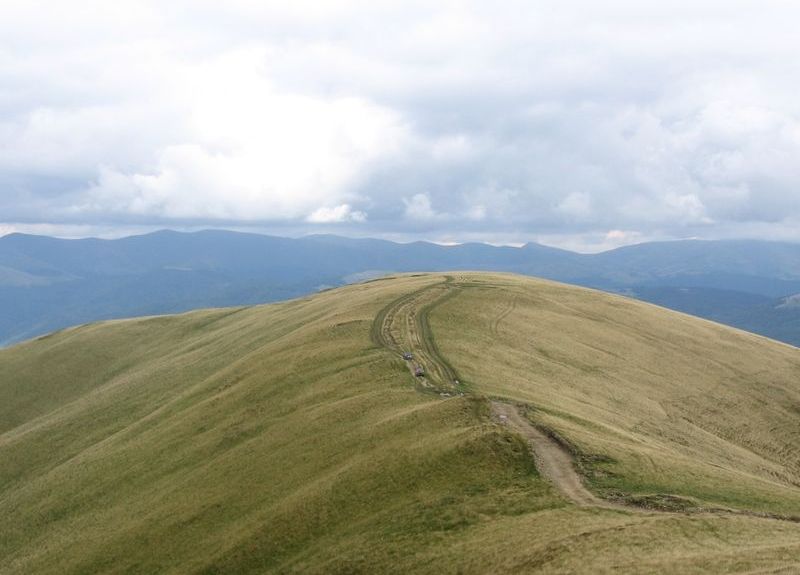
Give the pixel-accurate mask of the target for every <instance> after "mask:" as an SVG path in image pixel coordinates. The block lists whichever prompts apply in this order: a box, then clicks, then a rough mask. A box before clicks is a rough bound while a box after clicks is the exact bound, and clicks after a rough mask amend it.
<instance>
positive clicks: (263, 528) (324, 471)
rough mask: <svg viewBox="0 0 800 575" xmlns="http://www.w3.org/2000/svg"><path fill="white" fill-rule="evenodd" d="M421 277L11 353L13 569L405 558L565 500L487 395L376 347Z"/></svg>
mask: <svg viewBox="0 0 800 575" xmlns="http://www.w3.org/2000/svg"><path fill="white" fill-rule="evenodd" d="M405 287H406V286H404V285H380V284H376V285H375V286H372V287H370V288H364V287H360V286H359V287H353V288H348V289H346V290H341V291H338V292H335V293H329V294H325V295H322V296H319V297H317V298H313V299H307V300H299V301H294V302H289V303H287V304H281V305H276V306H268V307H261V308H253V309H246V310H239V311H236V312H234V313H232V312H230V311H228V310H222V311H207V312H199V313H191V314H186V315H183V316H176V317H170V318H152V319H145V320H140V321H125V322H111V323H106V324H100V325H95V326H89V327H86V328H81V329H78V330H73V331H69V332H65V333H62V334H58V335H55V336H53V337H50V338H47V339H46V340H42V341H38V342H32V343H30V344H26V345H24V346H21V347H17V348H14V349H10V350H6V351H4V352H2V353H1V354H0V366H2V367H0V381H2V382H3V386H2V387H3V393H4V394H6V396H7V397H9V398H16V399H17V401H18V403H17V404H16V405H14V404H11V403H3V404H2V406H3V408H2V409H3V411H2V415H1V416H0V421H2V423H3V425H4V428H5V429H6V431H5V433H3V434H2V435H0V489H1V491H0V515H1V516H2V517H3V518H4V521H3V534H2V535H3V536H2V537H0V571H1V572H4V573H19V572H26V573H48V572H51V573H86V572H141V573H152V572H155V571H174V570H179V571H181V572H194V571H198V572H209V573H212V572H220V573H223V572H224V573H230V572H263V570H265V569H266V570H275V571H280V572H285V571H292V570H297V571H319V572H323V571H329V570H349V569H356V568H359V566H363V567H364V568H365V569H366V568H370V569H376V568H381V569H386V568H389V567H390V566H395V568H396V569H401V568H402V567H403V566H406V567H408V563H409V561H413V556H410V557H409V558H408V559H406V560H403V556H404V555H405V554H406V549H407V548H409V547H411V548H414V549H417V550H420V551H421V552H424V551H425V550H426V549H429V548H432V547H435V546H436V545H440V544H444V542H446V541H447V540H449V539H455V538H456V537H457V535H458V533H459V531H461V530H463V529H466V528H468V527H469V526H470V525H472V524H474V523H476V522H477V521H478V520H479V519H480V518H482V517H487V516H488V517H493V516H503V515H506V514H509V513H512V514H517V513H521V512H527V511H532V510H536V509H540V508H550V507H554V506H560V505H563V503H562V502H560V501H559V500H558V499H557V498H555V497H554V496H553V495H552V493H551V490H550V488H549V486H548V485H546V484H545V483H543V482H542V481H540V480H539V479H538V478H537V476H536V473H535V469H534V468H533V466H532V464H531V462H530V460H529V459H528V457H527V455H526V453H525V447H524V445H523V444H522V443H521V442H519V441H518V440H516V439H515V438H513V437H511V436H509V435H508V434H505V433H503V432H502V431H501V430H497V429H495V428H494V427H492V426H488V425H486V423H485V419H484V418H483V417H482V416H481V415H480V411H481V409H482V407H481V404H480V403H477V404H476V403H475V402H473V401H469V400H453V401H450V402H441V401H434V400H431V398H430V397H426V396H422V395H420V394H417V393H415V392H414V391H413V389H412V388H411V387H410V386H409V381H408V380H409V376H408V372H407V371H406V370H405V369H404V367H403V366H402V364H401V363H400V362H398V361H395V360H393V359H389V358H387V355H386V353H385V352H384V351H382V350H380V349H377V348H375V347H374V346H373V345H371V343H370V342H369V329H370V325H371V323H372V319H373V317H374V314H375V313H376V312H377V310H378V309H379V308H380V307H381V306H382V305H383V304H384V302H385V301H386V300H387V299H392V298H394V297H396V296H397V295H399V293H401V290H402V289H405ZM62 386H63V388H64V389H62ZM73 386H74V387H73ZM48 398H50V399H48ZM23 404H24V405H26V406H30V407H28V408H27V411H24V412H23V413H19V412H17V410H16V407H17V406H18V405H23ZM7 406H8V407H7ZM26 416H27V420H25V421H23V422H22V423H20V422H19V420H20V419H22V418H23V417H26Z"/></svg>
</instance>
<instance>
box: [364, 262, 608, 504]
mask: <svg viewBox="0 0 800 575" xmlns="http://www.w3.org/2000/svg"><path fill="white" fill-rule="evenodd" d="M458 289H459V285H458V283H456V282H455V281H454V280H453V278H452V277H448V278H447V279H446V280H445V281H444V282H442V283H439V284H434V285H432V286H427V287H424V288H422V289H420V290H417V291H415V292H412V293H410V294H406V295H404V296H403V297H400V298H398V299H397V300H395V301H393V302H392V303H390V304H389V305H388V306H386V307H385V308H384V309H383V310H381V312H380V313H379V314H378V316H377V317H376V318H375V323H374V324H373V329H372V337H373V339H374V340H375V342H376V343H378V344H379V345H381V346H383V347H386V348H388V349H390V350H392V351H393V352H394V353H397V354H399V355H402V354H403V353H404V352H409V353H412V354H413V356H414V358H413V359H412V360H408V361H407V362H406V363H407V364H408V367H409V369H410V371H411V373H412V374H413V373H414V370H415V369H416V368H417V367H422V368H423V369H424V371H425V376H424V377H417V378H416V381H417V385H418V386H419V388H421V390H423V391H435V392H438V393H440V394H442V395H456V394H463V393H464V390H463V387H462V386H461V385H460V383H456V382H458V374H457V372H456V370H455V369H454V368H453V366H452V365H450V363H449V362H448V361H447V360H446V359H445V358H444V357H443V356H442V354H441V353H440V352H439V349H438V347H437V346H436V341H435V339H434V337H433V333H432V332H431V329H430V324H429V323H428V314H429V313H430V312H431V310H433V309H434V308H435V307H436V306H438V305H440V304H441V303H442V302H444V301H446V300H447V299H449V298H450V297H452V296H454V295H455V294H456V293H458ZM515 304H516V302H514V301H512V302H510V303H509V306H508V308H506V309H504V310H503V312H502V313H501V314H500V317H499V318H498V321H497V322H496V324H493V325H492V326H491V328H490V329H493V330H495V329H497V324H499V323H500V321H502V319H503V318H504V317H506V316H507V315H509V314H510V313H512V312H513V310H514V307H515ZM491 407H492V412H493V414H494V416H495V418H496V419H497V420H498V421H500V423H502V424H504V425H507V426H509V427H510V428H511V429H513V430H514V431H515V432H517V433H519V434H520V435H521V436H522V437H523V438H525V440H526V441H527V442H528V445H529V446H530V450H531V454H532V455H533V457H534V459H535V460H536V467H537V468H538V469H539V472H540V473H541V474H542V475H543V476H544V477H546V478H547V479H549V480H550V481H551V482H552V483H553V485H555V487H556V489H558V490H559V491H560V492H561V493H562V494H563V495H564V496H565V497H566V498H567V499H569V500H570V501H572V502H573V503H575V504H576V505H582V506H586V505H594V506H603V507H610V506H611V504H609V503H607V502H605V501H603V500H601V499H599V498H598V497H596V496H595V495H594V494H592V493H591V492H590V491H589V490H588V489H586V487H585V486H584V485H583V482H582V481H581V478H580V475H578V472H577V471H575V467H574V465H573V462H572V456H571V455H570V454H569V453H568V452H567V451H565V450H564V449H563V448H562V447H561V446H560V445H559V444H558V443H556V442H555V441H554V440H552V439H551V438H550V437H548V436H547V435H546V434H545V433H544V432H542V431H541V430H539V429H537V428H536V426H534V425H533V424H532V423H531V422H530V421H528V419H527V418H526V417H524V416H523V415H522V414H521V413H520V412H519V410H518V409H517V408H516V406H513V405H511V404H508V403H503V402H501V401H492V402H491Z"/></svg>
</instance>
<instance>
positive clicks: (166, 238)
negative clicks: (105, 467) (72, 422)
mask: <svg viewBox="0 0 800 575" xmlns="http://www.w3.org/2000/svg"><path fill="white" fill-rule="evenodd" d="M456 269H465V270H466V269H470V270H486V271H507V272H515V273H520V274H526V275H532V276H539V277H544V278H549V279H554V280H559V281H563V282H567V283H573V284H578V285H583V286H588V287H594V288H598V289H602V290H606V291H611V292H617V293H622V294H625V295H629V296H632V297H636V298H639V299H642V300H645V301H649V302H653V303H656V304H658V305H662V306H665V307H669V308H672V309H675V310H679V311H684V312H687V313H691V314H694V315H698V316H701V317H705V318H709V319H712V320H715V321H719V322H721V323H726V324H729V325H733V326H736V327H740V328H742V329H746V330H749V331H753V332H756V333H760V334H763V335H766V336H768V337H772V338H775V339H779V340H782V341H785V342H788V343H791V344H794V345H800V296H798V295H797V294H800V244H792V243H779V242H762V241H749V240H736V241H696V240H691V241H674V242H657V243H646V244H639V245H634V246H627V247H623V248H619V249H615V250H611V251H608V252H603V253H600V254H578V253H574V252H570V251H566V250H560V249H556V248H551V247H546V246H542V245H538V244H527V245H525V246H522V247H519V248H516V247H495V246H490V245H486V244H476V243H469V244H461V245H456V246H442V245H438V244H432V243H427V242H414V243H409V244H399V243H394V242H389V241H385V240H375V239H349V238H343V237H338V236H329V235H320V236H308V237H304V238H298V239H291V238H280V237H272V236H263V235H255V234H243V233H236V232H228V231H203V232H196V233H179V232H173V231H161V232H156V233H152V234H148V235H143V236H133V237H128V238H123V239H118V240H100V239H82V240H62V239H56V238H50V237H42V236H30V235H24V234H11V235H8V236H5V237H3V238H0V345H9V344H11V343H15V342H19V341H22V340H25V339H28V338H31V337H35V336H37V335H41V334H44V333H47V332H50V331H53V330H56V329H60V328H63V327H67V326H70V325H74V324H78V323H86V322H90V321H96V320H101V319H111V318H122V317H132V316H140V315H152V314H163V313H175V312H181V311H186V310H190V309H195V308H202V307H219V306H232V305H247V304H256V303H263V302H271V301H277V300H282V299H286V298H290V297H296V296H301V295H305V294H308V293H312V292H314V291H318V290H320V289H324V288H327V287H334V286H339V285H343V284H346V283H351V282H354V281H360V280H363V279H369V278H371V277H376V276H379V275H383V274H386V273H391V272H405V271H445V270H456ZM793 296H796V297H793Z"/></svg>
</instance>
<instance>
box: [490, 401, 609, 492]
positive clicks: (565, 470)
mask: <svg viewBox="0 0 800 575" xmlns="http://www.w3.org/2000/svg"><path fill="white" fill-rule="evenodd" d="M492 412H493V413H494V414H495V415H496V416H497V417H498V418H499V419H500V421H501V422H502V423H505V424H506V425H508V426H509V427H510V428H511V429H513V430H514V431H516V432H517V433H519V434H520V435H521V436H522V437H524V438H525V439H526V440H527V442H528V446H529V447H530V450H531V454H532V455H533V458H534V459H535V460H536V468H537V469H538V470H539V473H541V474H542V475H543V476H544V477H546V478H547V479H549V480H550V482H551V483H552V484H553V485H554V486H555V487H556V489H558V490H559V491H560V492H561V494H562V495H564V497H566V498H567V499H569V500H570V501H572V502H573V503H575V504H576V505H582V506H585V505H594V506H603V507H606V506H608V505H609V504H608V503H607V502H605V501H603V500H602V499H600V498H599V497H597V496H596V495H594V494H593V493H592V492H591V491H589V490H588V489H586V487H585V486H584V485H583V482H582V481H581V477H580V475H578V472H577V471H575V466H574V465H573V463H572V457H571V456H570V454H569V453H568V452H567V451H565V450H564V448H562V447H561V446H560V445H559V444H558V443H556V442H555V441H554V440H553V439H551V438H550V437H548V436H547V435H546V434H545V433H544V432H543V431H541V430H540V429H538V428H537V427H536V426H535V425H533V424H532V423H531V422H530V421H528V419H527V418H526V417H524V416H523V415H522V414H521V413H520V412H519V409H518V408H517V407H516V406H514V405H511V404H508V403H503V402H500V401H492Z"/></svg>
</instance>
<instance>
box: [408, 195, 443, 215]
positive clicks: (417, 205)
mask: <svg viewBox="0 0 800 575" xmlns="http://www.w3.org/2000/svg"><path fill="white" fill-rule="evenodd" d="M403 203H404V204H405V206H406V211H405V214H406V218H408V219H411V220H431V219H433V218H435V217H437V214H436V212H435V211H433V207H432V206H431V199H430V198H429V197H428V195H427V194H414V195H413V196H411V197H410V198H403Z"/></svg>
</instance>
